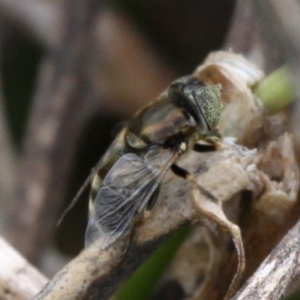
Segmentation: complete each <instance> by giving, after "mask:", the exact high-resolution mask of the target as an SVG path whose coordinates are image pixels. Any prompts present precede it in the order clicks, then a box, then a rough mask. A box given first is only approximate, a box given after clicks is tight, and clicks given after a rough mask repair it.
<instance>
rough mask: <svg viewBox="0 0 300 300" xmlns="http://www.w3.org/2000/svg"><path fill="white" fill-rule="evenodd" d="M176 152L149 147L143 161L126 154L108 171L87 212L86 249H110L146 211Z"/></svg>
mask: <svg viewBox="0 0 300 300" xmlns="http://www.w3.org/2000/svg"><path fill="white" fill-rule="evenodd" d="M177 157H178V151H175V150H170V149H164V148H162V147H158V146H155V147H152V148H151V149H150V150H149V151H148V152H147V154H146V155H145V156H144V157H142V158H141V157H139V156H138V155H136V154H133V153H128V154H125V155H123V156H122V157H121V158H120V159H119V160H118V161H117V162H116V163H115V164H114V165H113V167H112V168H111V169H110V171H109V172H108V173H107V175H106V177H105V178H104V180H103V186H102V187H101V188H100V190H99V192H98V194H97V196H96V198H95V201H94V203H93V205H92V206H91V209H90V214H89V222H88V226H87V231H86V237H85V245H86V246H88V245H90V244H92V243H93V244H95V245H96V246H97V247H98V248H100V249H101V250H103V249H105V248H107V247H109V246H110V245H111V244H112V243H114V242H115V241H116V240H117V239H118V238H119V237H121V236H122V235H123V234H124V233H125V232H126V230H127V229H128V228H129V227H130V226H131V224H132V220H133V218H134V217H135V215H136V214H139V213H140V212H142V211H143V209H144V208H145V206H146V204H147V202H148V201H149V200H150V199H151V196H152V195H153V194H154V192H155V191H156V189H157V188H158V186H159V184H160V183H161V181H162V179H163V178H164V176H165V174H166V173H167V171H168V170H169V168H170V167H171V165H172V163H173V162H174V161H175V160H176V158H177Z"/></svg>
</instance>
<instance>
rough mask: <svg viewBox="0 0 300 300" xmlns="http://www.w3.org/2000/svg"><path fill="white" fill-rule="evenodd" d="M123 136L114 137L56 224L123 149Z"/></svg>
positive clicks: (122, 134)
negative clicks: (112, 158) (95, 177)
mask: <svg viewBox="0 0 300 300" xmlns="http://www.w3.org/2000/svg"><path fill="white" fill-rule="evenodd" d="M124 135H125V130H123V131H122V132H120V133H119V135H118V136H117V137H116V139H115V140H114V141H113V142H112V144H111V145H110V147H109V148H108V149H107V150H106V152H105V154H104V155H103V156H102V157H101V159H100V160H99V161H98V162H97V164H96V166H95V167H94V168H93V169H92V171H91V173H90V175H89V176H88V177H87V179H86V180H85V182H84V183H83V185H82V186H81V188H80V189H79V191H78V192H77V194H76V195H75V197H74V198H73V199H72V201H71V203H70V204H69V205H68V207H67V208H66V209H65V211H64V212H63V214H62V216H61V217H60V219H59V221H58V224H57V225H59V224H60V223H61V221H62V220H63V219H64V217H65V216H66V214H67V213H68V212H69V211H70V210H71V209H72V208H73V206H74V205H75V204H76V203H77V201H78V199H79V198H80V196H81V195H82V193H83V192H84V191H85V189H86V188H87V186H88V185H89V184H90V183H91V181H92V180H93V178H94V176H95V175H96V173H97V172H98V170H99V169H101V168H102V167H103V166H104V165H105V164H106V163H107V162H108V161H109V159H110V157H112V156H114V155H116V153H118V152H120V151H122V149H123V148H124V142H123V141H124Z"/></svg>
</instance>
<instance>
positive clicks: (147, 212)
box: [143, 186, 160, 219]
mask: <svg viewBox="0 0 300 300" xmlns="http://www.w3.org/2000/svg"><path fill="white" fill-rule="evenodd" d="M159 190H160V186H159V187H158V188H157V189H156V190H155V192H154V193H153V195H152V196H151V198H150V199H149V201H148V203H147V206H146V209H145V210H144V216H143V217H144V219H147V218H149V217H150V215H151V210H152V208H153V207H154V204H155V203H156V200H157V198H158V195H159Z"/></svg>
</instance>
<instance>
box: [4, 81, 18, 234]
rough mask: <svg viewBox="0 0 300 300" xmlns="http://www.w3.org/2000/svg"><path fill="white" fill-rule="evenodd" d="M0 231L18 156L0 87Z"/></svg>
mask: <svg viewBox="0 0 300 300" xmlns="http://www.w3.org/2000/svg"><path fill="white" fill-rule="evenodd" d="M0 145H1V146H0V166H1V170H2V171H1V172H0V203H1V211H0V230H1V232H4V231H5V226H6V224H5V217H6V215H7V213H8V207H9V206H10V205H11V203H12V201H13V197H14V192H15V187H16V179H17V174H18V168H17V164H18V156H17V153H16V151H15V149H14V146H13V144H12V140H11V138H10V130H9V126H8V123H7V120H6V117H5V107H4V101H3V95H2V89H1V86H0Z"/></svg>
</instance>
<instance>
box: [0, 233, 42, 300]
mask: <svg viewBox="0 0 300 300" xmlns="http://www.w3.org/2000/svg"><path fill="white" fill-rule="evenodd" d="M0 261H1V264H0V298H1V299H2V300H17V299H18V300H29V299H32V297H34V296H35V295H36V294H37V293H38V292H39V290H40V289H41V288H42V287H43V286H44V285H45V284H46V282H47V278H46V277H44V276H43V275H42V274H41V273H39V272H38V271H37V270H36V269H35V268H34V267H33V266H31V265H30V264H29V263H28V262H27V261H26V260H25V259H24V258H23V257H22V256H21V255H20V254H19V253H17V251H16V250H15V249H13V248H12V247H11V246H10V245H9V244H7V243H6V241H5V240H4V239H2V238H1V237H0Z"/></svg>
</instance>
